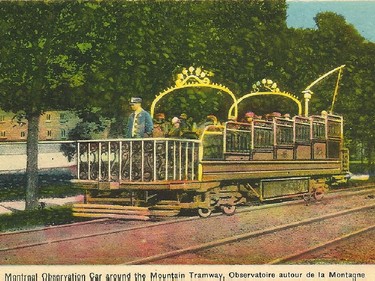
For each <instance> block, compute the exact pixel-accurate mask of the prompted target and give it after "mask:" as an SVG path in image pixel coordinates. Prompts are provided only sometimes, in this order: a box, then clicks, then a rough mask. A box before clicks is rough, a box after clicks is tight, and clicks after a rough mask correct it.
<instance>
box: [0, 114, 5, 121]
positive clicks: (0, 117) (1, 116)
mask: <svg viewBox="0 0 375 281" xmlns="http://www.w3.org/2000/svg"><path fill="white" fill-rule="evenodd" d="M0 122H1V123H3V122H5V115H0Z"/></svg>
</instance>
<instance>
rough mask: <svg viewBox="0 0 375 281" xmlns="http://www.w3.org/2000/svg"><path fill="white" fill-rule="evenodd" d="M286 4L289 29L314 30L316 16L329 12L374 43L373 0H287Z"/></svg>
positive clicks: (374, 2) (374, 5) (374, 15)
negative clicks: (344, 20) (340, 16)
mask: <svg viewBox="0 0 375 281" xmlns="http://www.w3.org/2000/svg"><path fill="white" fill-rule="evenodd" d="M287 4H288V10H287V16H288V17H287V24H288V26H289V27H295V28H316V25H315V22H314V17H315V16H316V14H317V13H319V12H324V11H331V12H335V13H337V14H340V15H342V16H344V17H345V19H346V21H347V22H348V23H350V24H352V25H354V27H355V28H356V29H357V30H358V32H359V33H360V34H361V35H362V36H363V37H365V38H366V39H367V40H369V41H372V42H375V0H331V1H327V0H325V1H324V0H287Z"/></svg>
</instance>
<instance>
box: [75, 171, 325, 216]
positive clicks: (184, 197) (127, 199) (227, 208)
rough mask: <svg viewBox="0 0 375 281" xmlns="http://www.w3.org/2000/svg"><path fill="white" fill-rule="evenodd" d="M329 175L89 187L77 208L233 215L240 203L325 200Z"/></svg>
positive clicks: (91, 212)
mask: <svg viewBox="0 0 375 281" xmlns="http://www.w3.org/2000/svg"><path fill="white" fill-rule="evenodd" d="M326 182H327V180H326V179H325V178H318V179H312V178H309V177H293V178H277V179H258V180H250V181H229V182H228V181H223V182H221V183H220V182H208V183H199V185H200V187H199V188H198V189H194V187H195V188H196V187H197V184H198V183H195V184H192V186H191V188H189V187H188V186H189V184H186V183H184V184H181V183H179V185H183V186H184V189H176V185H177V184H172V185H171V186H172V187H174V189H160V187H159V188H158V189H151V186H150V185H148V186H144V187H143V189H142V190H139V189H138V188H136V189H134V190H131V189H122V188H118V189H114V188H113V187H112V188H110V187H109V186H108V185H107V186H106V187H107V188H103V186H101V188H102V189H93V188H91V189H86V195H85V202H84V204H75V206H74V208H73V212H74V215H75V216H80V217H112V218H123V219H144V220H147V219H150V218H151V219H152V218H158V217H166V216H167V217H168V216H176V215H178V214H180V213H181V212H184V211H192V210H193V211H196V212H198V215H199V216H200V217H208V216H210V215H211V214H212V212H215V211H221V212H222V213H223V214H225V215H233V214H234V213H235V211H236V208H237V206H243V205H254V204H259V203H261V202H266V201H276V200H280V199H291V198H303V199H304V200H305V201H310V200H311V199H314V200H321V199H322V197H323V195H324V193H325V192H326V191H327V189H328V184H327V183H326Z"/></svg>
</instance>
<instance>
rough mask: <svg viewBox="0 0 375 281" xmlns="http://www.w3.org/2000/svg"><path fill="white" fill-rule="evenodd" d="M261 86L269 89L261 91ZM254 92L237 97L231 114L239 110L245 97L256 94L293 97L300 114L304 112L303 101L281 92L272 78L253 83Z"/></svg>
mask: <svg viewBox="0 0 375 281" xmlns="http://www.w3.org/2000/svg"><path fill="white" fill-rule="evenodd" d="M261 88H263V89H266V90H268V91H261ZM253 90H254V92H250V93H248V94H246V95H244V96H242V97H241V98H239V99H237V101H236V102H235V103H233V104H232V106H231V107H230V109H229V114H231V112H232V111H233V110H234V109H236V110H238V105H239V104H240V103H241V102H242V101H243V100H245V99H248V98H252V97H255V96H270V95H273V96H282V97H286V98H289V99H291V100H292V101H293V102H295V103H296V104H297V107H298V115H301V114H302V103H301V101H300V100H299V99H298V98H297V97H296V96H294V95H292V94H290V93H288V92H281V91H280V89H279V88H278V87H277V84H276V83H275V82H273V81H272V80H270V79H263V80H262V81H261V82H260V81H258V82H257V83H256V84H254V85H253Z"/></svg>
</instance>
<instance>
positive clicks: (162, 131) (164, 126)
mask: <svg viewBox="0 0 375 281" xmlns="http://www.w3.org/2000/svg"><path fill="white" fill-rule="evenodd" d="M168 131H169V125H168V123H167V122H166V120H165V114H164V113H157V114H156V115H155V120H154V130H153V134H152V136H153V137H154V138H164V137H165V136H166V135H167V134H168Z"/></svg>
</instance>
